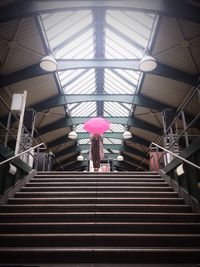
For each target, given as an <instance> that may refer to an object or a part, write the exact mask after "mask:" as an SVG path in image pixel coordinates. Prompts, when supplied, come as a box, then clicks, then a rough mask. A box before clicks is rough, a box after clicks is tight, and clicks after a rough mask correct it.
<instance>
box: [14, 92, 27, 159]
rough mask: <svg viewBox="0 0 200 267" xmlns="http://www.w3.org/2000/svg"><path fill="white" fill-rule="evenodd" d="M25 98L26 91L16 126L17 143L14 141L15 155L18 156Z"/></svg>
mask: <svg viewBox="0 0 200 267" xmlns="http://www.w3.org/2000/svg"><path fill="white" fill-rule="evenodd" d="M26 96H27V91H24V95H23V102H22V107H21V114H20V120H19V126H18V134H17V141H16V146H15V155H17V154H18V152H19V149H20V143H21V134H22V127H23V120H24V112H25V107H26Z"/></svg>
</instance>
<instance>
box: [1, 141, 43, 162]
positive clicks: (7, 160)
mask: <svg viewBox="0 0 200 267" xmlns="http://www.w3.org/2000/svg"><path fill="white" fill-rule="evenodd" d="M41 145H43V146H44V147H45V149H46V148H47V147H46V146H45V144H44V143H40V144H38V145H36V146H34V147H31V148H29V149H27V150H25V151H23V152H21V153H19V154H17V155H15V156H13V157H11V158H9V159H6V160H4V161H2V162H0V166H1V165H3V164H4V163H6V162H9V161H10V160H13V159H15V158H17V157H19V156H21V155H23V154H25V153H27V152H29V151H31V150H33V149H35V148H37V147H40V146H41Z"/></svg>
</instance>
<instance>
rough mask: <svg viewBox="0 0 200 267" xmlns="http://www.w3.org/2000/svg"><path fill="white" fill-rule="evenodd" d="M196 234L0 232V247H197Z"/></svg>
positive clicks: (199, 236)
mask: <svg viewBox="0 0 200 267" xmlns="http://www.w3.org/2000/svg"><path fill="white" fill-rule="evenodd" d="M199 240H200V234H147V233H145V234H132V233H128V234H126V233H67V234H66V233H61V234H59V233H50V234H49V233H48V234H35V233H34V234H32V233H31V234H29V233H26V234H0V247H13V246H14V247H21V246H23V245H24V244H26V247H37V246H40V247H47V246H48V247H56V248H59V247H67V246H69V244H70V247H80V246H81V247H92V246H96V247H121V246H124V247H127V246H128V247H140V248H142V247H149V248H151V247H170V248H174V247H185V246H186V247H198V246H199Z"/></svg>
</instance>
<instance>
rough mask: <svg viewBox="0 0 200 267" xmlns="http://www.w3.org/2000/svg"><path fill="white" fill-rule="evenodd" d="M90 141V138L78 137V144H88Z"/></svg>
mask: <svg viewBox="0 0 200 267" xmlns="http://www.w3.org/2000/svg"><path fill="white" fill-rule="evenodd" d="M89 143H90V139H89V138H87V139H79V144H81V145H84V144H89Z"/></svg>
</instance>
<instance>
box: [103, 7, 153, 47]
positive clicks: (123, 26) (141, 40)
mask: <svg viewBox="0 0 200 267" xmlns="http://www.w3.org/2000/svg"><path fill="white" fill-rule="evenodd" d="M106 22H107V23H108V24H109V25H111V26H112V27H114V28H116V29H118V31H120V32H122V33H123V34H125V35H126V36H128V37H129V38H130V39H132V40H133V41H135V42H136V43H138V44H140V45H141V46H142V47H143V48H145V47H146V45H147V42H148V37H149V32H150V30H149V29H147V28H146V27H144V26H143V25H142V24H141V23H139V22H138V21H136V20H134V19H133V18H132V17H130V16H127V15H126V13H124V12H122V11H113V10H112V11H108V12H107V15H106Z"/></svg>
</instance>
